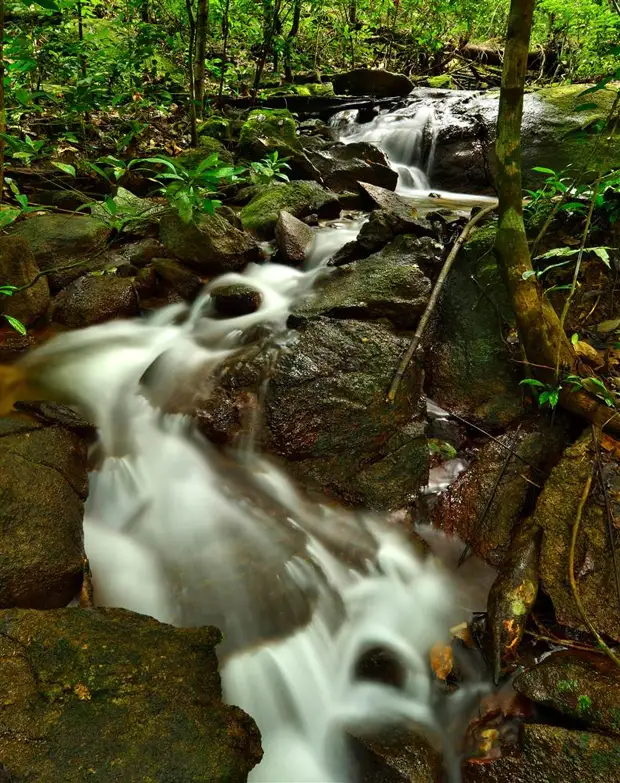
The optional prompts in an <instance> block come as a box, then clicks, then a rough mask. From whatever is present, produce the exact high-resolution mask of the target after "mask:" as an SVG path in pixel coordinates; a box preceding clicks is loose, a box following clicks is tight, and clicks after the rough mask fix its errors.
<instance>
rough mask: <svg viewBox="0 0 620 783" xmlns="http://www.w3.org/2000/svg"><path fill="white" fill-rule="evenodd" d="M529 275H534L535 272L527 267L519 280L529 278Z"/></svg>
mask: <svg viewBox="0 0 620 783" xmlns="http://www.w3.org/2000/svg"><path fill="white" fill-rule="evenodd" d="M530 277H536V272H535V271H534V270H533V269H528V270H527V271H525V272H524V273H523V274H522V275H521V280H529V279H530Z"/></svg>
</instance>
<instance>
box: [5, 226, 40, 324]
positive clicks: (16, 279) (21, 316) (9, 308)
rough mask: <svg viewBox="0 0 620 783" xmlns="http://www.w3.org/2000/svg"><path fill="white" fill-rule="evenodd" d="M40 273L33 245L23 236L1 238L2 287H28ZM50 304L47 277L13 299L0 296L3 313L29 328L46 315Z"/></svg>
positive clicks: (14, 295)
mask: <svg viewBox="0 0 620 783" xmlns="http://www.w3.org/2000/svg"><path fill="white" fill-rule="evenodd" d="M39 271H40V270H39V267H38V265H37V262H36V261H35V259H34V254H33V252H32V250H31V248H30V245H29V244H28V242H27V241H26V240H25V239H24V238H23V237H19V236H4V237H0V280H1V281H2V282H1V283H0V285H14V286H24V285H28V284H29V283H31V282H32V281H33V280H34V279H35V277H36V276H37V275H38V274H39ZM49 304H50V289H49V285H48V283H47V278H45V277H42V278H41V279H40V280H38V281H37V282H36V283H35V284H34V285H33V286H30V287H29V288H27V289H26V290H24V291H21V292H19V293H15V294H13V295H12V296H0V313H3V314H5V315H10V316H12V317H13V318H17V319H18V320H19V321H21V322H22V323H23V324H25V325H26V326H30V325H31V324H33V323H34V322H35V321H37V320H38V319H39V318H41V316H43V315H45V313H46V312H47V309H48V307H49ZM2 320H4V319H2Z"/></svg>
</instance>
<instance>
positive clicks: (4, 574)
mask: <svg viewBox="0 0 620 783" xmlns="http://www.w3.org/2000/svg"><path fill="white" fill-rule="evenodd" d="M86 457H87V455H86V445H85V443H84V442H83V441H82V440H81V439H80V438H79V437H78V436H77V435H76V434H74V433H71V432H69V431H68V430H65V429H63V428H62V427H58V426H44V425H43V424H41V423H40V422H36V421H24V420H21V419H20V420H18V419H0V497H1V498H2V503H1V504H0V522H1V524H2V531H3V535H2V546H1V547H0V606H1V607H3V608H10V607H26V608H28V607H32V608H38V609H49V608H55V607H61V606H66V604H67V603H68V602H69V601H70V600H71V599H72V598H73V597H74V595H75V594H76V593H77V592H78V591H79V589H80V585H81V582H82V568H83V557H84V548H83V539H82V516H83V513H84V505H83V501H84V499H85V498H86V494H87V475H86Z"/></svg>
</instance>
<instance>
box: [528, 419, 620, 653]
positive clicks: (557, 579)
mask: <svg viewBox="0 0 620 783" xmlns="http://www.w3.org/2000/svg"><path fill="white" fill-rule="evenodd" d="M619 448H620V446H619ZM612 453H613V452H612ZM591 470H592V451H591V433H590V430H589V429H588V430H586V431H585V432H584V434H583V435H582V437H581V438H580V439H579V440H578V441H577V442H576V443H575V444H574V445H572V446H569V447H568V448H567V449H566V451H565V452H564V455H563V457H562V459H561V460H560V462H559V464H558V465H557V467H555V468H554V470H553V471H552V472H551V475H550V476H549V478H548V479H547V482H546V483H545V487H544V489H543V491H542V493H541V495H540V497H539V498H538V503H537V504H536V522H537V523H538V525H540V527H541V528H542V531H543V539H542V548H541V556H540V576H541V580H542V581H541V584H542V587H543V589H544V590H545V592H546V593H547V594H548V595H549V597H550V598H551V600H552V602H553V607H554V609H555V613H556V617H557V619H558V621H559V622H560V623H562V624H563V625H569V626H572V627H576V628H583V629H584V630H586V626H585V624H584V621H583V618H582V616H581V613H580V612H579V609H578V608H577V605H576V603H575V599H574V597H573V593H572V589H571V585H570V579H569V573H568V562H569V552H570V547H571V533H572V529H573V525H574V522H575V517H576V515H577V509H578V507H579V503H580V501H581V497H582V494H583V489H584V486H585V483H586V480H587V478H588V476H589V475H590V472H591ZM603 474H604V477H605V483H606V484H607V486H608V488H609V490H608V491H609V493H610V494H611V497H612V498H613V493H614V491H617V489H616V488H617V487H618V486H620V464H619V463H618V460H614V459H613V457H612V458H610V459H609V461H607V459H604V464H603ZM614 545H615V549H616V561H618V562H620V542H618V540H617V536H616V541H615V544H614ZM575 579H576V583H577V589H578V591H579V597H580V598H581V601H582V603H583V606H584V611H585V613H586V615H587V616H588V618H589V619H590V621H591V622H592V623H593V625H594V627H595V628H596V629H597V630H598V631H599V633H601V634H606V635H608V636H610V637H611V638H612V639H618V640H620V611H619V610H618V600H617V598H616V584H615V577H614V561H613V559H612V554H611V544H610V541H609V536H608V533H607V521H606V511H605V500H604V497H603V496H602V494H601V493H600V492H599V491H598V490H597V489H596V484H594V483H593V489H592V491H591V492H590V495H589V497H588V501H587V503H586V505H585V508H584V510H583V514H582V518H581V526H580V532H579V536H578V537H577V541H576V544H575ZM603 596H604V600H602V597H603Z"/></svg>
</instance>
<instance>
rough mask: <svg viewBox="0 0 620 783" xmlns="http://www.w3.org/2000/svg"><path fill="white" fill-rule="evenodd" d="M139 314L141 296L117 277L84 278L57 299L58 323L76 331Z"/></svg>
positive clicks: (75, 282) (55, 308) (55, 313)
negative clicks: (139, 298)
mask: <svg viewBox="0 0 620 783" xmlns="http://www.w3.org/2000/svg"><path fill="white" fill-rule="evenodd" d="M137 314H138V297H137V295H136V291H135V288H134V285H133V283H132V281H131V280H129V279H128V278H122V277H115V276H113V275H96V276H88V275H87V276H85V277H80V279H79V280H75V281H74V282H73V283H71V285H69V286H67V288H65V289H64V290H63V291H61V292H60V293H59V294H58V295H57V296H56V298H55V300H54V310H53V319H54V321H56V322H57V323H59V324H64V326H69V327H71V328H72V329H80V328H82V327H83V326H92V325H93V324H99V323H103V322H104V321H109V320H111V319H113V318H131V317H133V316H135V315H137Z"/></svg>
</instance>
